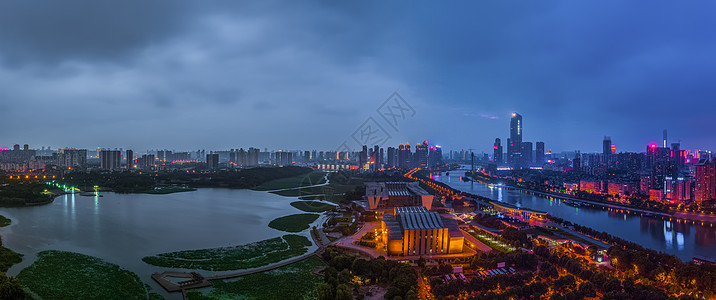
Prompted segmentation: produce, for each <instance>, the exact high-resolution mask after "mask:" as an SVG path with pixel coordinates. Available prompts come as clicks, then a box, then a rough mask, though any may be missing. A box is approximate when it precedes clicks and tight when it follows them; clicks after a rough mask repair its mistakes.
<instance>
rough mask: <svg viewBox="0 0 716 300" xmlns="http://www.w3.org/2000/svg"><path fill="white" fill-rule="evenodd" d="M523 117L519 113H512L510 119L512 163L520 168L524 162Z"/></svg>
mask: <svg viewBox="0 0 716 300" xmlns="http://www.w3.org/2000/svg"><path fill="white" fill-rule="evenodd" d="M522 127H523V124H522V116H521V115H520V114H518V113H512V119H510V140H509V148H510V149H508V150H509V151H511V156H510V163H511V164H512V165H516V166H520V165H522V162H523V157H522V155H523V153H522V133H523V132H522Z"/></svg>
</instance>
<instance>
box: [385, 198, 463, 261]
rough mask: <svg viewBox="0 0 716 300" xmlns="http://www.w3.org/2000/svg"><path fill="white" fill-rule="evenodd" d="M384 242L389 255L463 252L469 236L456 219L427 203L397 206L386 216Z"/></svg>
mask: <svg viewBox="0 0 716 300" xmlns="http://www.w3.org/2000/svg"><path fill="white" fill-rule="evenodd" d="M382 227H383V230H384V231H385V230H387V234H385V235H383V242H385V244H386V245H387V246H388V247H387V248H388V255H403V256H412V255H443V254H453V253H461V252H462V246H463V242H464V240H465V237H464V236H463V235H462V232H461V231H460V229H459V228H458V226H457V222H456V221H455V220H452V219H446V218H442V217H441V216H440V214H438V213H437V212H429V211H428V210H427V209H426V208H425V207H423V206H405V207H395V208H394V211H393V214H392V215H390V214H385V215H383V222H382Z"/></svg>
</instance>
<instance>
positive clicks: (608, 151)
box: [602, 136, 612, 166]
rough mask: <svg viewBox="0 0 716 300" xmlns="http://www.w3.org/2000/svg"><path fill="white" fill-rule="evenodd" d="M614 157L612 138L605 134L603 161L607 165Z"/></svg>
mask: <svg viewBox="0 0 716 300" xmlns="http://www.w3.org/2000/svg"><path fill="white" fill-rule="evenodd" d="M611 158H612V138H611V137H608V136H605V137H604V140H603V141H602V163H603V164H604V165H606V166H609V165H610V164H611V160H612V159H611Z"/></svg>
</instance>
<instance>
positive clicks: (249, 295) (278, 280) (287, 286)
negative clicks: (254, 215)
mask: <svg viewBox="0 0 716 300" xmlns="http://www.w3.org/2000/svg"><path fill="white" fill-rule="evenodd" d="M323 266H325V263H323V261H321V259H319V258H318V257H316V256H311V257H309V258H307V259H304V260H302V261H300V262H296V263H293V264H290V265H288V266H284V267H281V268H278V269H276V270H272V271H268V272H263V273H258V274H252V275H247V276H243V277H240V278H239V279H238V280H235V281H218V280H217V281H213V282H212V283H213V284H214V287H213V290H212V291H211V292H210V293H208V294H202V293H201V292H199V291H196V290H192V291H189V292H188V293H187V295H188V298H189V299H190V300H205V299H316V298H317V297H318V295H317V294H316V287H317V286H318V285H319V284H321V283H323V278H322V277H320V276H318V275H315V274H313V271H315V270H317V269H319V268H321V267H323Z"/></svg>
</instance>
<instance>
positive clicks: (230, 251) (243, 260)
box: [142, 234, 312, 271]
mask: <svg viewBox="0 0 716 300" xmlns="http://www.w3.org/2000/svg"><path fill="white" fill-rule="evenodd" d="M311 245H312V243H311V241H309V240H308V238H306V237H305V236H300V235H294V234H289V235H284V236H283V237H277V238H272V239H268V240H263V241H258V242H255V243H250V244H245V245H240V246H233V247H221V248H211V249H200V250H185V251H178V252H169V253H162V254H157V255H155V256H147V257H144V258H142V261H144V262H145V263H148V264H150V265H154V266H159V267H167V268H184V269H201V270H209V271H228V270H239V269H251V268H258V267H262V266H265V265H268V264H272V263H277V262H280V261H282V260H285V259H289V258H291V257H294V256H299V255H303V254H305V253H306V252H308V248H307V247H308V246H311Z"/></svg>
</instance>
